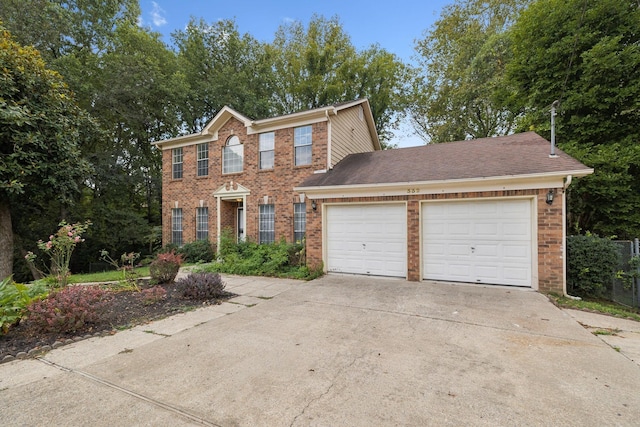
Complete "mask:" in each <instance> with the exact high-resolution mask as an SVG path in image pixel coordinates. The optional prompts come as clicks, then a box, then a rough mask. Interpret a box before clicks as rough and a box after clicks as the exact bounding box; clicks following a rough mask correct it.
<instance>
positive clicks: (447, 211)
mask: <svg viewBox="0 0 640 427" xmlns="http://www.w3.org/2000/svg"><path fill="white" fill-rule="evenodd" d="M422 221H423V224H422V260H423V261H422V262H423V276H424V278H425V279H432V280H450V281H458V282H474V283H489V284H497V285H514V286H531V234H532V231H531V230H532V226H531V201H530V200H523V199H517V200H492V201H465V202H433V203H425V204H423V207H422Z"/></svg>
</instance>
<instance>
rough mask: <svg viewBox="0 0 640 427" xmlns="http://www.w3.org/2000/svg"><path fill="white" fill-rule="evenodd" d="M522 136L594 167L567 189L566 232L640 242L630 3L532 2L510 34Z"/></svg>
mask: <svg viewBox="0 0 640 427" xmlns="http://www.w3.org/2000/svg"><path fill="white" fill-rule="evenodd" d="M511 38H512V46H513V55H514V57H513V60H512V61H511V63H510V64H509V66H508V74H509V78H510V79H509V80H510V83H511V84H512V85H514V86H515V87H516V89H517V94H518V96H517V97H516V100H518V101H519V102H520V103H521V106H522V108H523V109H524V111H525V116H524V117H523V119H522V122H521V128H522V129H534V130H536V131H538V132H540V133H541V134H543V135H546V136H548V133H549V122H550V120H549V108H550V106H551V104H552V103H553V102H554V101H555V100H558V101H559V108H558V117H557V120H556V124H557V129H556V133H557V138H558V145H559V146H560V147H561V148H562V149H564V150H565V151H567V152H568V153H570V154H572V155H573V156H575V157H576V158H578V159H579V160H581V161H582V162H583V163H585V164H587V165H588V166H591V167H594V168H595V173H594V174H593V175H592V176H589V177H586V178H583V179H581V180H580V181H579V182H578V183H577V184H575V185H572V186H571V187H570V190H571V193H570V207H571V209H570V211H571V212H572V217H571V224H570V225H571V226H572V227H573V229H574V230H575V231H593V232H597V233H600V234H604V235H617V236H619V237H637V236H638V235H640V191H639V189H640V127H639V126H638V123H640V8H639V7H638V2H637V1H635V0H597V1H596V0H568V1H565V0H562V1H561V0H538V1H536V2H534V3H533V4H531V6H530V7H529V8H528V9H527V10H526V11H525V12H523V14H522V16H521V17H520V18H519V19H518V21H517V23H516V24H515V25H514V26H513V28H512V30H511Z"/></svg>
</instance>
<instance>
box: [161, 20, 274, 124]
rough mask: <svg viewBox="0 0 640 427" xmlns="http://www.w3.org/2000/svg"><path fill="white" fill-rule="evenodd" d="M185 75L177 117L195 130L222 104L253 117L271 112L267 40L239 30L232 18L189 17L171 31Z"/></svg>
mask: <svg viewBox="0 0 640 427" xmlns="http://www.w3.org/2000/svg"><path fill="white" fill-rule="evenodd" d="M172 36H173V41H174V44H175V45H176V47H177V49H178V63H179V67H180V70H181V72H182V73H184V78H185V85H186V87H185V90H184V91H183V92H182V97H181V101H180V103H181V105H180V111H179V114H180V117H181V119H182V122H183V124H184V129H185V130H186V131H187V132H198V131H200V130H201V129H202V128H203V127H204V125H206V123H207V122H208V121H209V120H211V118H212V117H213V116H214V115H215V114H216V113H217V112H218V111H219V110H220V109H221V108H222V107H224V106H225V105H228V106H230V107H232V108H234V109H236V110H238V111H240V112H242V113H243V114H246V115H248V116H249V117H253V118H263V117H265V116H268V115H270V114H271V107H270V94H271V92H270V81H271V75H272V74H271V62H270V60H269V58H268V53H267V51H266V48H265V45H264V44H263V43H260V42H258V41H257V40H256V39H255V38H253V37H252V36H251V35H249V34H240V32H239V31H238V27H237V25H236V23H235V22H234V21H232V20H222V21H218V22H216V23H214V24H207V23H205V22H204V21H203V20H192V21H191V22H190V23H189V25H187V27H186V28H185V29H184V30H179V31H176V32H175V33H173V35H172Z"/></svg>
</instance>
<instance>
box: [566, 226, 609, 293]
mask: <svg viewBox="0 0 640 427" xmlns="http://www.w3.org/2000/svg"><path fill="white" fill-rule="evenodd" d="M619 257H620V253H619V251H618V247H617V246H616V244H615V243H614V242H612V241H611V240H610V239H607V238H602V237H598V236H596V235H593V234H587V235H585V236H569V237H567V290H568V291H569V293H571V294H573V295H577V296H580V297H592V298H601V297H604V296H608V293H609V292H610V291H611V287H612V285H613V280H614V278H615V277H616V271H617V268H618V265H619Z"/></svg>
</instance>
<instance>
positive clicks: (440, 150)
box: [296, 132, 593, 190]
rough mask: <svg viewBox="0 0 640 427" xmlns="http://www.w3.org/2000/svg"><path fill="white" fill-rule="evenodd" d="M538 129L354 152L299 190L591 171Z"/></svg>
mask: <svg viewBox="0 0 640 427" xmlns="http://www.w3.org/2000/svg"><path fill="white" fill-rule="evenodd" d="M549 153H550V143H549V141H547V140H546V139H544V138H542V137H541V136H539V135H538V134H536V133H535V132H525V133H520V134H515V135H508V136H500V137H492V138H480V139H475V140H467V141H457V142H448V143H441V144H429V145H424V146H420V147H410V148H398V149H393V150H385V151H373V152H369V153H358V154H350V155H348V156H347V157H345V158H344V159H343V160H342V161H341V162H340V163H338V164H337V165H336V166H335V167H334V168H333V169H332V170H330V171H327V172H326V173H322V174H315V175H312V176H310V177H309V178H307V179H305V180H304V181H303V182H302V183H301V184H300V185H299V186H298V187H296V188H297V189H298V190H302V189H313V188H318V187H335V186H362V185H378V184H393V183H410V182H433V181H449V180H472V179H480V178H496V177H515V176H523V175H525V176H537V175H540V176H543V175H561V174H564V175H574V176H584V175H588V174H590V173H592V172H593V169H591V168H588V167H587V166H585V165H583V164H582V163H580V162H579V161H577V160H576V159H574V158H573V157H571V156H569V155H568V154H566V153H564V152H562V151H561V150H559V149H556V154H557V157H553V158H552V157H550V156H549Z"/></svg>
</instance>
